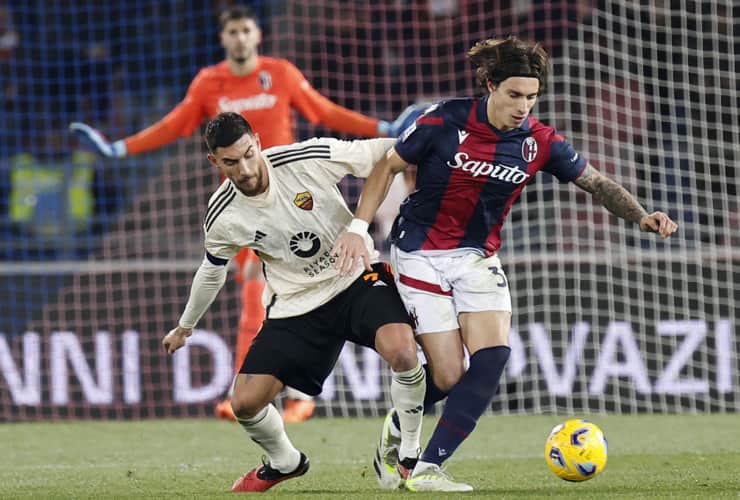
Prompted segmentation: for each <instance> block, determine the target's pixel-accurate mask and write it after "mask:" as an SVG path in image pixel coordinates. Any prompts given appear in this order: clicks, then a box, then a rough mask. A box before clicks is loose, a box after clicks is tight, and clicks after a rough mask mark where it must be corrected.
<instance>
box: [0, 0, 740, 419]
mask: <svg viewBox="0 0 740 500" xmlns="http://www.w3.org/2000/svg"><path fill="white" fill-rule="evenodd" d="M213 3H214V4H219V5H220V4H225V3H227V2H213ZM211 4H212V2H180V1H175V0H170V1H164V2H148V1H144V0H127V1H123V0H116V1H109V2H93V1H90V0H77V1H73V2H64V3H63V4H60V3H54V2H44V1H41V0H28V1H26V2H12V3H10V4H3V5H5V6H2V5H0V74H2V78H0V90H1V91H2V92H0V98H2V99H3V112H2V113H0V174H1V175H0V194H1V196H0V232H2V238H0V268H1V271H0V283H2V285H1V286H0V421H14V420H34V419H42V418H43V419H48V418H147V417H168V416H173V417H177V416H206V415H210V414H212V410H213V404H214V402H215V401H217V400H218V399H219V398H220V397H222V396H223V395H224V393H225V392H226V391H227V389H228V386H229V384H230V382H231V379H232V376H233V364H234V361H233V356H234V346H235V336H236V326H237V322H238V317H239V309H240V304H239V291H238V284H237V283H236V281H235V280H234V279H233V273H232V277H230V278H229V280H228V281H227V284H226V286H225V287H224V289H223V290H222V292H221V294H220V295H219V297H218V298H217V300H216V302H215V303H214V304H213V306H212V307H211V309H210V310H209V312H208V313H207V314H206V316H205V317H204V318H203V320H202V321H201V323H200V324H199V325H198V328H199V330H198V331H197V332H196V333H195V335H194V336H193V337H191V339H190V343H189V347H188V348H186V349H182V350H181V351H179V352H178V353H177V354H176V355H175V356H173V357H169V356H167V355H166V354H165V353H164V350H163V349H162V347H161V344H160V342H161V338H162V336H163V335H164V334H165V333H166V332H167V331H168V330H169V329H170V328H172V327H173V326H174V325H175V324H176V321H177V319H178V318H179V314H180V312H181V310H182V308H183V306H184V303H185V300H186V298H187V294H188V290H189V284H190V280H191V278H192V275H193V273H194V271H195V269H196V268H197V266H198V264H199V262H200V259H201V258H202V253H203V250H202V230H201V221H202V215H203V213H204V208H205V206H206V202H207V200H208V197H209V195H210V193H211V192H212V191H213V190H214V189H215V188H216V186H217V183H218V177H217V174H216V172H215V171H214V170H213V169H212V168H209V166H208V164H207V162H206V161H205V157H204V152H203V148H202V141H201V139H200V133H198V132H196V134H194V136H193V137H191V138H185V139H181V140H179V141H178V142H176V143H174V144H173V145H171V146H168V147H166V148H164V149H163V150H160V151H158V152H153V153H149V154H144V155H139V156H134V157H131V158H127V159H124V160H110V159H102V158H97V157H95V156H94V155H92V154H90V153H87V152H85V151H84V150H82V149H79V148H78V145H77V143H76V142H75V141H74V140H73V138H72V137H71V136H70V135H69V134H68V133H67V131H66V126H67V124H68V122H70V121H73V120H80V121H86V122H89V123H91V124H93V125H95V126H97V127H99V128H100V129H101V130H102V131H103V132H104V133H105V134H106V135H107V136H108V137H111V138H120V137H123V136H126V135H128V134H130V133H133V132H135V131H138V130H141V129H142V128H143V127H145V126H147V125H149V124H151V123H153V122H154V121H156V120H157V119H159V118H160V117H161V116H163V115H164V114H165V113H167V112H168V111H169V110H170V109H171V108H172V107H173V106H174V105H175V104H176V103H177V102H178V101H179V100H180V99H181V98H182V96H183V95H184V93H185V90H186V88H187V86H188V84H189V82H190V80H191V79H192V77H193V76H194V75H195V74H196V73H197V71H198V70H199V69H200V68H201V67H203V66H206V65H209V64H214V63H216V62H218V61H220V60H221V59H222V58H223V51H222V49H221V47H220V45H219V43H218V26H217V18H216V14H217V11H216V10H215V9H214V7H213V5H211ZM255 8H256V10H257V12H258V14H259V16H260V19H261V24H262V27H263V30H264V41H263V44H262V47H261V52H262V53H264V54H267V55H272V56H277V57H285V58H287V59H289V60H291V61H292V62H293V63H294V64H296V66H297V67H298V68H300V69H301V70H302V71H303V72H304V74H305V75H306V76H307V78H308V79H309V81H310V82H311V83H312V84H313V85H314V86H315V87H316V88H317V89H319V90H320V91H321V92H322V93H323V94H324V95H326V96H327V97H329V98H330V99H332V100H333V101H335V102H337V103H339V104H341V105H343V106H346V107H348V108H351V109H354V110H357V111H361V112H363V113H365V114H368V115H371V116H377V117H380V118H383V119H392V118H393V117H394V116H396V115H397V114H398V113H399V112H400V111H401V110H402V109H403V108H404V107H405V106H406V105H407V104H409V103H411V102H426V101H436V100H439V99H444V98H447V97H453V96H465V95H471V94H472V93H474V92H476V91H477V89H475V87H474V81H473V73H474V72H473V68H472V67H471V66H470V64H469V63H468V62H467V61H466V58H465V52H466V51H467V49H468V48H469V47H470V46H471V45H472V44H473V43H474V42H475V41H477V40H479V39H482V38H487V37H491V36H502V35H506V34H509V33H512V34H518V35H519V36H521V37H524V38H527V39H531V40H537V41H540V42H542V44H543V45H544V46H545V48H546V49H547V50H548V52H549V53H550V55H551V56H552V62H553V67H552V76H551V78H550V80H549V82H548V87H547V89H546V91H545V93H544V94H543V96H542V98H541V99H540V101H539V102H538V104H537V106H536V108H535V110H534V114H535V116H537V117H538V118H539V119H540V120H542V121H544V122H545V123H548V124H550V125H552V126H554V127H555V128H556V129H557V130H558V131H559V132H560V133H561V134H563V135H564V136H565V137H566V138H567V139H568V140H569V141H570V142H571V143H572V144H573V145H574V147H575V148H576V150H577V151H579V152H580V153H581V154H582V155H584V156H586V157H587V158H588V160H589V161H590V162H591V163H592V164H593V165H594V166H596V167H597V168H598V169H599V170H601V171H602V172H604V173H605V174H607V175H609V176H610V177H611V178H613V179H615V180H616V181H617V182H619V183H621V184H622V185H624V186H625V187H626V188H627V189H628V190H630V192H632V193H634V194H635V195H636V196H637V197H638V199H639V200H640V201H641V202H642V203H643V204H644V206H646V207H647V208H648V210H650V211H652V210H662V211H665V212H667V213H668V214H669V215H670V216H671V217H672V218H673V219H674V220H676V221H677V222H678V225H679V231H678V232H677V233H676V234H675V235H674V237H672V238H670V239H669V240H665V241H663V240H661V239H660V238H659V237H656V236H655V235H652V234H645V233H640V231H639V229H638V228H637V227H635V226H633V225H628V224H625V223H624V222H623V221H620V220H618V219H616V218H615V217H613V216H611V215H610V214H609V213H608V212H607V211H606V210H605V209H604V208H603V207H601V206H600V205H599V203H598V202H596V201H594V200H593V199H592V198H591V197H590V196H589V195H587V194H586V193H584V192H582V191H580V190H579V189H578V188H576V187H575V186H573V185H560V184H559V183H557V182H554V181H553V179H552V178H551V177H549V176H548V175H547V174H541V175H540V176H539V178H538V179H537V180H536V181H535V182H534V183H533V184H531V185H530V186H529V187H528V188H527V189H526V190H525V192H524V194H523V196H522V198H521V200H520V202H519V203H518V204H516V205H515V206H514V208H513V210H512V212H511V214H510V216H509V219H508V221H507V222H506V224H505V230H504V234H503V248H502V250H501V253H500V256H501V260H502V262H503V264H504V267H505V270H506V273H507V276H508V279H509V282H510V286H511V291H512V297H513V307H514V315H513V329H512V334H511V339H510V340H511V347H512V354H511V358H510V360H509V363H508V365H507V369H506V371H505V374H504V378H503V381H502V384H501V388H500V391H499V394H498V396H497V397H496V399H495V400H494V403H493V405H492V411H495V412H497V413H516V412H573V413H584V412H617V413H637V412H736V411H738V410H739V409H740V378H739V377H738V354H739V353H740V339H739V338H738V335H737V331H738V330H737V328H738V327H737V325H738V321H739V320H740V308H739V307H738V303H739V302H740V297H739V294H738V286H737V283H738V282H740V253H739V252H738V250H737V248H740V206H739V202H738V192H737V187H738V177H737V175H738V172H737V166H736V165H737V160H738V157H737V156H738V153H737V151H738V148H737V144H738V140H739V139H740V126H739V125H738V114H737V109H738V108H739V107H740V102H739V101H738V81H737V77H736V74H737V70H738V68H737V67H736V65H737V63H736V61H737V57H738V54H737V52H738V50H737V47H738V45H737V40H736V37H735V35H736V33H735V32H733V30H734V31H736V27H735V26H736V25H735V23H736V21H735V20H736V19H737V18H738V16H740V12H738V7H737V5H735V4H734V3H733V2H729V1H721V0H713V1H703V2H695V1H689V0H678V1H674V2H632V1H628V0H598V1H586V0H582V1H577V2H570V1H535V0H531V1H528V2H503V1H498V0H493V1H491V0H486V1H482V0H468V1H458V0H435V1H430V2H405V1H390V2H344V1H338V0H333V1H329V0H317V1H312V2H302V1H297V0H283V1H274V2H257V3H256V4H255ZM296 127H297V135H298V137H299V138H301V139H303V138H308V137H311V136H314V135H337V134H336V133H334V132H332V131H330V130H327V129H325V128H323V127H321V126H313V125H310V124H309V123H307V122H306V121H305V120H303V119H302V118H301V117H297V122H296ZM341 188H342V191H343V193H344V194H345V196H346V198H347V200H348V202H350V204H353V203H355V202H356V201H357V197H358V194H359V190H360V189H361V183H360V182H359V181H357V180H355V179H347V180H345V181H343V183H342V185H341ZM403 189H404V187H403V185H402V184H401V185H400V187H399V190H400V191H399V192H397V193H396V194H395V196H396V197H399V198H402V196H403V192H402V191H403ZM396 203H397V202H396ZM394 208H395V207H391V209H390V211H391V212H392V211H393V209H394ZM386 219H388V217H387V216H386ZM387 222H388V221H387V220H378V221H376V224H375V225H374V227H375V228H376V233H375V236H376V240H377V242H378V245H379V246H380V247H381V248H383V249H387V244H386V243H385V242H384V236H385V235H384V234H381V233H383V231H384V230H385V229H384V228H387ZM389 381H390V376H389V370H388V368H387V367H386V366H385V365H384V363H383V362H382V361H381V360H380V359H379V358H378V357H377V355H376V354H375V353H374V352H372V351H369V350H365V349H362V348H357V347H354V346H350V345H348V346H347V347H346V348H345V350H344V351H343V353H342V355H341V358H340V361H339V363H338V364H337V367H336V369H335V371H334V373H333V374H332V376H331V377H330V378H329V380H328V381H327V384H326V386H325V388H324V392H323V393H322V395H321V396H320V397H319V398H318V399H317V402H318V410H317V412H318V414H319V415H321V416H355V415H379V414H382V413H383V412H384V411H385V410H386V409H387V408H388V406H389V404H390V397H389ZM278 403H280V401H278Z"/></svg>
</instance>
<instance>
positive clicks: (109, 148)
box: [69, 122, 128, 158]
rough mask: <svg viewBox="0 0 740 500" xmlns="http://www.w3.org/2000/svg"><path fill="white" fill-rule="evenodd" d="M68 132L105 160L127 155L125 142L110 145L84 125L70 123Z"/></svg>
mask: <svg viewBox="0 0 740 500" xmlns="http://www.w3.org/2000/svg"><path fill="white" fill-rule="evenodd" d="M69 131H70V132H72V133H73V134H74V135H75V136H77V138H78V139H79V140H80V142H82V143H83V144H86V145H87V146H88V147H90V148H91V149H92V150H93V151H95V152H97V153H98V154H99V155H102V156H105V157H106V158H124V157H125V156H126V154H127V153H128V152H127V151H126V143H125V142H123V141H116V142H113V143H111V142H109V141H108V139H106V138H105V136H104V135H103V134H101V133H100V132H99V131H98V130H97V129H94V128H92V127H91V126H90V125H87V124H85V123H82V122H72V123H70V124H69Z"/></svg>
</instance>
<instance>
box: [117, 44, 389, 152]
mask: <svg viewBox="0 0 740 500" xmlns="http://www.w3.org/2000/svg"><path fill="white" fill-rule="evenodd" d="M291 109H296V110H297V111H298V112H299V113H301V115H303V116H304V117H306V119H308V120H309V121H310V122H311V123H322V124H324V125H326V126H327V127H329V128H331V129H332V130H337V131H340V132H346V133H349V134H353V135H357V136H364V137H373V136H375V135H376V131H377V128H378V120H377V119H374V118H368V117H366V116H364V115H362V114H360V113H356V112H354V111H350V110H348V109H346V108H343V107H341V106H339V105H337V104H334V103H333V102H331V101H330V100H329V99H327V98H326V97H324V96H322V95H321V94H319V93H318V91H316V89H314V88H313V87H312V86H311V84H310V83H308V81H307V80H306V78H305V77H304V76H303V74H302V73H301V72H300V71H299V70H298V68H296V67H295V66H294V65H293V64H291V63H290V62H289V61H287V60H285V59H276V58H272V57H263V56H259V57H258V58H257V66H256V67H255V69H254V71H252V72H251V73H250V74H248V75H245V76H236V75H234V74H233V73H232V72H231V70H229V66H228V63H227V61H223V62H221V63H219V64H216V65H214V66H209V67H207V68H203V69H202V70H200V72H199V73H198V74H197V75H196V77H195V79H193V82H192V83H191V84H190V88H188V92H187V94H186V95H185V99H183V100H182V102H180V104H178V105H177V106H176V107H175V108H174V109H173V110H172V111H170V112H169V113H168V114H167V115H166V116H165V117H164V118H162V119H161V120H160V121H158V122H157V123H155V124H154V125H152V126H150V127H148V128H146V129H144V130H142V131H141V132H139V133H137V134H135V135H132V136H130V137H127V138H126V139H125V142H126V148H127V151H128V153H129V154H137V153H143V152H145V151H150V150H152V149H157V148H159V147H162V146H164V145H166V144H169V143H171V142H173V141H175V140H176V139H177V138H178V137H187V136H189V135H190V134H192V133H193V131H194V130H195V129H196V128H197V127H198V126H199V125H200V124H201V123H202V122H203V120H204V119H205V118H213V117H214V116H216V115H217V114H218V113H221V112H224V111H234V112H237V113H240V114H241V115H242V116H243V117H244V118H245V119H246V120H247V121H248V122H249V123H250V125H251V126H252V129H253V130H254V131H255V132H257V133H258V134H259V137H260V143H261V144H262V148H263V149H266V148H269V147H272V146H278V145H282V144H290V143H293V142H295V141H294V137H293V124H294V123H293V121H294V120H293V115H292V112H291Z"/></svg>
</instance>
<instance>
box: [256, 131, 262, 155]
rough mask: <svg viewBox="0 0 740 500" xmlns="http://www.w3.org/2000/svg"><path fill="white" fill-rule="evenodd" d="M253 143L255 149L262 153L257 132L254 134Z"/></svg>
mask: <svg viewBox="0 0 740 500" xmlns="http://www.w3.org/2000/svg"><path fill="white" fill-rule="evenodd" d="M254 143H255V144H256V145H257V149H259V150H260V151H262V143H261V142H260V135H259V134H258V133H257V132H255V133H254Z"/></svg>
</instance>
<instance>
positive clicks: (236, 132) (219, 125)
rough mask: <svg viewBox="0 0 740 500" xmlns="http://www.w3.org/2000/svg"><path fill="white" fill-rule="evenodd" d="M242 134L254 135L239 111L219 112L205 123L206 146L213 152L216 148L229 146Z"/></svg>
mask: <svg viewBox="0 0 740 500" xmlns="http://www.w3.org/2000/svg"><path fill="white" fill-rule="evenodd" d="M244 134H249V135H252V136H253V135H254V131H253V130H252V126H251V125H250V124H249V122H248V121H247V120H245V119H244V117H243V116H242V115H240V114H239V113H233V112H231V111H229V112H226V113H220V114H218V115H216V117H215V118H214V119H213V120H211V121H209V122H208V125H206V133H205V139H206V146H207V147H208V151H210V152H211V154H213V153H214V152H215V151H216V149H218V148H223V147H227V146H231V145H232V144H234V143H235V142H236V141H238V140H239V139H240V138H241V137H242V136H243V135H244Z"/></svg>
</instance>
